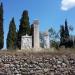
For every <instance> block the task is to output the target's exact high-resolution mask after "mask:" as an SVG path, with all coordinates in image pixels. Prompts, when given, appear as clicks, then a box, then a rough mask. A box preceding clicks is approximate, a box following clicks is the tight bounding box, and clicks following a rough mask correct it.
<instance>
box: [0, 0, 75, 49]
mask: <svg viewBox="0 0 75 75" xmlns="http://www.w3.org/2000/svg"><path fill="white" fill-rule="evenodd" d="M0 1H2V2H3V5H4V48H5V47H6V38H7V33H8V28H9V22H10V20H11V18H12V17H14V18H15V22H16V27H17V29H18V27H19V21H20V18H21V15H22V12H23V10H28V11H29V17H30V24H32V22H33V20H35V19H39V21H40V31H46V30H47V29H49V28H50V27H53V28H54V29H55V30H56V31H58V30H59V28H60V25H62V24H64V21H65V19H66V18H67V21H68V24H69V25H72V26H73V28H75V0H0ZM72 34H74V35H75V30H74V31H73V32H72Z"/></svg>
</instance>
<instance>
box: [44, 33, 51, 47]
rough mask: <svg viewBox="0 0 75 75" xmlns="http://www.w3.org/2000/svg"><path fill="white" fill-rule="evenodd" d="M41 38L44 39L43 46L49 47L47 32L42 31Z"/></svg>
mask: <svg viewBox="0 0 75 75" xmlns="http://www.w3.org/2000/svg"><path fill="white" fill-rule="evenodd" d="M43 40H44V42H43V43H44V48H50V41H49V34H48V32H45V33H44V36H43Z"/></svg>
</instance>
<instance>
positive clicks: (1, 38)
mask: <svg viewBox="0 0 75 75" xmlns="http://www.w3.org/2000/svg"><path fill="white" fill-rule="evenodd" d="M3 45H4V31H3V4H2V3H1V5H0V49H2V48H3Z"/></svg>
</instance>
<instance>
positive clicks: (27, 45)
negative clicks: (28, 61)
mask: <svg viewBox="0 0 75 75" xmlns="http://www.w3.org/2000/svg"><path fill="white" fill-rule="evenodd" d="M31 48H32V36H28V35H27V34H26V35H25V36H22V38H21V49H22V50H23V49H31Z"/></svg>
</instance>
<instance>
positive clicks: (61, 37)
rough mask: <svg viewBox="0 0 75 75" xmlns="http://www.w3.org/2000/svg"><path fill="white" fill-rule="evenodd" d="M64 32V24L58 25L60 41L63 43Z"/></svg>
mask: <svg viewBox="0 0 75 75" xmlns="http://www.w3.org/2000/svg"><path fill="white" fill-rule="evenodd" d="M64 34H65V29H64V26H63V25H61V27H60V43H61V44H62V43H64Z"/></svg>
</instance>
